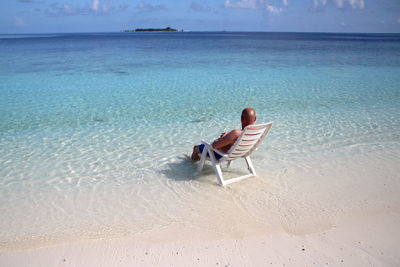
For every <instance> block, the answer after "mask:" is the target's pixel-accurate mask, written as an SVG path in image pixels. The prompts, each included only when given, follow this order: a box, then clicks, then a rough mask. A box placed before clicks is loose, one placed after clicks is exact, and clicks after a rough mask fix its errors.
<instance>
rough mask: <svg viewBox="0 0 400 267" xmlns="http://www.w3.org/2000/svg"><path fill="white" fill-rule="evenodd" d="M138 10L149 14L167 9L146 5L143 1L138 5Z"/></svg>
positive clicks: (161, 6) (160, 6)
mask: <svg viewBox="0 0 400 267" xmlns="http://www.w3.org/2000/svg"><path fill="white" fill-rule="evenodd" d="M136 8H137V9H141V10H143V11H149V12H152V11H158V10H165V9H167V8H166V6H164V5H153V4H148V3H145V2H143V1H142V2H139V3H138V4H137V5H136Z"/></svg>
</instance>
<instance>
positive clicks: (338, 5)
mask: <svg viewBox="0 0 400 267" xmlns="http://www.w3.org/2000/svg"><path fill="white" fill-rule="evenodd" d="M166 26H170V27H173V28H177V29H185V30H194V31H207V30H209V31H220V30H227V31H300V32H304V31H306V32H314V31H317V32H400V0H193V1H192V0H0V33H48V32H99V31H100V32H102V31H103V32H108V31H119V30H121V29H132V28H140V27H166Z"/></svg>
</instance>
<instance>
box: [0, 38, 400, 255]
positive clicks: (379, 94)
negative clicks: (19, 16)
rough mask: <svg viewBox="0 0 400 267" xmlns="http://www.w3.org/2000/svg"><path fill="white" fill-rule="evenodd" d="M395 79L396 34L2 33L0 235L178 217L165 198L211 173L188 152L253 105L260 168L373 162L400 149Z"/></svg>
mask: <svg viewBox="0 0 400 267" xmlns="http://www.w3.org/2000/svg"><path fill="white" fill-rule="evenodd" d="M11 37H13V36H11ZM399 73H400V36H399V35H363V34H358V35H351V34H344V35H340V34H278V33H275V34H268V33H160V34H106V33H105V34H67V35H46V36H25V37H24V38H10V36H4V37H2V38H0V81H1V83H0V93H1V97H0V185H1V186H0V201H1V203H2V205H1V206H0V212H1V213H2V214H3V216H2V220H1V222H0V229H11V230H10V231H8V232H7V233H4V234H3V233H2V236H0V243H1V244H3V245H4V246H5V247H7V246H8V244H14V243H24V242H26V243H32V244H36V243H35V242H39V241H40V242H45V241H49V240H56V241H57V240H64V239H68V238H70V239H71V238H73V236H75V237H77V236H80V235H84V234H83V233H87V235H88V236H95V237H98V236H108V235H112V234H113V233H115V232H123V233H131V232H133V233H136V232H137V231H143V229H147V228H149V229H152V227H158V226H160V225H164V224H168V223H170V222H171V221H175V220H178V218H179V220H180V219H182V218H181V216H183V215H182V214H180V215H178V214H176V213H174V212H172V210H174V207H173V206H174V205H173V203H175V204H176V203H177V202H178V203H181V201H183V199H181V197H182V195H183V196H185V197H186V198H189V199H190V198H191V197H192V196H193V195H197V196H199V194H200V195H201V193H199V192H202V186H204V184H207V182H206V181H208V183H209V182H210V181H212V180H211V179H212V176H211V175H208V176H207V179H206V180H204V179H198V177H194V176H193V175H192V170H193V169H194V167H193V166H191V164H190V163H189V162H187V161H185V160H184V159H183V158H182V154H183V153H190V151H191V147H192V146H193V145H194V144H196V143H198V142H199V141H200V140H201V139H212V138H214V137H215V136H218V135H219V133H220V132H222V131H226V130H229V129H232V128H237V127H239V126H240V118H239V117H240V112H241V110H242V108H244V107H247V106H251V107H254V108H255V109H256V110H257V113H258V121H259V122H267V121H274V127H273V129H272V132H271V134H270V136H269V137H268V139H267V141H266V142H265V144H264V145H263V146H262V147H261V148H260V150H259V151H258V152H257V154H256V155H255V158H256V160H255V164H256V167H259V168H263V167H265V166H268V168H269V170H270V171H271V173H273V172H274V171H279V170H281V169H282V166H285V165H286V164H289V162H290V165H291V166H294V167H296V166H297V167H299V168H307V166H309V165H311V163H314V161H315V159H316V158H319V159H321V158H324V157H325V156H326V155H329V157H333V158H334V157H335V156H337V157H339V156H343V155H345V156H349V157H350V156H351V153H355V154H357V153H358V154H362V153H365V150H363V149H361V150H360V149H352V148H354V147H355V146H359V145H363V146H364V147H368V149H367V150H368V151H369V152H368V153H371V158H370V160H372V161H373V160H374V159H373V156H372V155H373V153H374V152H379V153H381V152H385V151H386V150H387V149H388V147H398V145H399V144H400V134H399V133H400V119H399V118H400V116H399V114H400V75H399ZM350 148H351V149H350ZM393 156H395V157H398V154H396V152H393V151H391V154H390V157H393ZM264 174H265V175H266V176H267V177H268V178H269V179H274V178H273V175H272V176H271V174H268V172H267V173H265V172H264ZM260 179H263V178H262V177H261V178H260ZM264 179H265V178H264ZM171 183H173V184H171ZM163 191H164V193H161V192H163ZM166 192H169V194H168V193H166ZM203 193H204V192H203ZM163 194H166V195H165V196H164V195H163ZM205 194H206V193H205ZM156 196H158V197H160V198H161V199H162V201H161V202H163V204H162V203H161V202H160V201H158V200H154V199H155V198H156ZM202 197H203V196H202ZM221 198H223V197H222V195H221ZM132 199H135V200H132ZM131 201H133V203H132V202H131ZM110 202H111V203H113V204H112V205H111V204H110ZM82 203H83V204H82ZM93 203H95V204H93ZM82 205H83V206H82ZM163 205H165V206H163ZM181 205H183V207H186V206H185V205H184V204H183V202H182V203H181ZM132 206H133V208H132ZM77 207H78V208H77ZM181 208H182V207H181ZM186 208H187V207H186ZM162 210H168V211H169V213H171V214H172V215H171V214H170V215H168V216H167V215H165V212H162ZM183 210H185V208H183ZM160 214H161V215H160ZM32 221H33V222H34V223H32ZM127 221H133V222H131V224H130V223H127ZM150 221H151V222H152V223H149V222H150ZM66 222H67V223H66ZM39 225H40V226H39ZM144 225H145V226H144ZM89 229H90V230H89ZM104 229H106V230H104ZM1 232H4V231H1ZM105 232H106V233H105ZM40 242H39V243H40Z"/></svg>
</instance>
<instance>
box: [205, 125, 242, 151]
mask: <svg viewBox="0 0 400 267" xmlns="http://www.w3.org/2000/svg"><path fill="white" fill-rule="evenodd" d="M241 134H242V131H240V130H232V131H230V132H229V133H227V134H225V135H223V136H222V137H220V138H218V139H217V140H215V141H214V142H213V143H212V147H213V148H215V149H221V148H223V147H226V146H229V145H232V144H233V143H235V141H236V139H237V138H238V137H239V136H240V135H241Z"/></svg>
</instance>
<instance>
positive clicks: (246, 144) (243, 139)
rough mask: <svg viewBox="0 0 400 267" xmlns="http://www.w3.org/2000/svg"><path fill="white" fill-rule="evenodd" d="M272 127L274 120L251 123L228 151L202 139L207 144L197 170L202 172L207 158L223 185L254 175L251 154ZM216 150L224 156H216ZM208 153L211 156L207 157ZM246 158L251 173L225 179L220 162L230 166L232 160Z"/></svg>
mask: <svg viewBox="0 0 400 267" xmlns="http://www.w3.org/2000/svg"><path fill="white" fill-rule="evenodd" d="M271 127H272V122H269V123H264V124H258V125H249V126H247V127H245V128H244V130H243V132H242V134H241V135H240V136H239V137H238V139H237V140H236V142H235V143H234V144H233V145H232V147H231V148H230V149H229V151H228V152H227V153H224V152H222V151H220V150H217V149H214V148H213V147H212V144H211V143H210V142H207V141H204V140H202V141H201V142H202V144H204V145H205V147H204V149H203V152H202V153H201V158H200V162H199V165H198V168H197V170H198V171H199V172H201V170H202V169H203V166H204V163H205V161H206V159H209V160H210V161H211V163H212V166H213V168H214V171H215V174H216V176H217V179H218V182H219V183H220V184H221V185H222V186H225V185H228V184H231V183H234V182H238V181H240V180H243V179H246V178H249V177H252V176H255V175H256V171H255V170H254V167H253V164H252V162H251V159H250V154H251V153H253V151H254V150H256V149H257V147H258V146H259V145H260V144H261V143H262V141H263V140H264V138H265V136H266V135H267V134H268V131H269V129H271ZM214 152H216V153H218V154H219V155H221V156H222V158H220V159H219V160H217V159H216V158H215V155H214ZM207 153H208V155H209V157H207ZM238 158H244V159H245V161H246V163H247V167H248V169H249V171H250V174H246V175H243V176H239V177H236V178H231V179H228V180H224V177H223V176H222V171H221V167H220V164H221V163H222V162H223V161H227V163H228V164H227V165H228V167H229V165H230V163H231V161H232V160H235V159H238Z"/></svg>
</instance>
